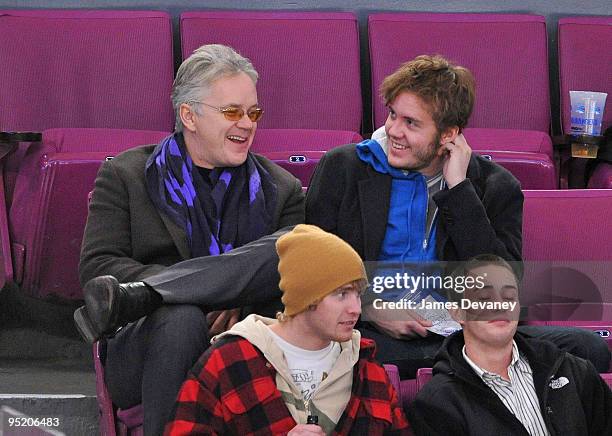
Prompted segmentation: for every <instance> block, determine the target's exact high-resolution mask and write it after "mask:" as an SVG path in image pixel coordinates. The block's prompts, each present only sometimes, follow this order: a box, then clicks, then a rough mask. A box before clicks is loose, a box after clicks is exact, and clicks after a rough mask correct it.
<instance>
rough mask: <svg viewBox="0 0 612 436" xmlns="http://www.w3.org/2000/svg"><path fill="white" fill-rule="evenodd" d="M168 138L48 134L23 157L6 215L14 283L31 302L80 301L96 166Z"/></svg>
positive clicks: (96, 132)
mask: <svg viewBox="0 0 612 436" xmlns="http://www.w3.org/2000/svg"><path fill="white" fill-rule="evenodd" d="M168 134H169V133H168V132H154V131H139V130H117V129H50V130H46V131H44V132H43V139H42V141H41V142H40V143H37V144H33V145H32V146H31V147H30V149H29V150H28V153H27V154H26V156H25V158H24V161H23V165H22V167H21V170H20V172H19V176H18V178H17V184H16V187H15V196H14V201H13V204H12V206H11V209H10V211H9V224H10V230H11V242H12V252H13V265H14V278H15V281H16V282H17V283H18V284H20V285H21V288H22V290H23V291H24V292H25V293H26V294H29V295H32V296H36V297H47V296H49V295H55V296H59V297H62V298H64V299H80V298H82V294H81V286H80V284H79V280H78V263H79V255H80V247H81V240H82V238H83V230H84V228H85V222H86V220H87V196H88V193H89V191H91V189H92V188H93V186H94V180H95V177H96V174H97V172H98V168H99V167H100V164H101V163H102V162H103V161H104V160H105V159H108V158H112V156H114V155H116V154H117V153H119V152H121V151H123V150H126V149H128V148H131V147H134V146H137V145H141V144H151V143H157V142H159V141H160V140H161V139H162V138H164V137H165V136H167V135H168Z"/></svg>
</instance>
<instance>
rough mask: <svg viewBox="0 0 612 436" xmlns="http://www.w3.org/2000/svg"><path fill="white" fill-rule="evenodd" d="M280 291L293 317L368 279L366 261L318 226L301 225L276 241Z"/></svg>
mask: <svg viewBox="0 0 612 436" xmlns="http://www.w3.org/2000/svg"><path fill="white" fill-rule="evenodd" d="M276 251H277V252H278V257H279V262H278V272H279V274H280V278H281V279H280V283H279V288H280V289H281V291H283V298H282V302H283V304H284V305H285V312H284V313H285V315H287V316H292V315H295V314H297V313H300V312H302V311H303V310H305V309H306V308H308V306H310V305H311V304H313V303H315V302H316V301H317V300H320V299H322V298H324V297H325V296H327V295H328V294H330V293H331V292H332V291H334V290H335V289H337V288H339V287H340V286H343V285H346V284H347V283H350V282H352V281H354V280H359V279H364V280H367V276H366V273H365V269H364V267H363V262H362V261H361V258H360V257H359V255H358V254H357V252H356V251H355V250H353V248H352V247H351V246H350V245H349V244H347V243H346V242H344V241H343V240H342V239H340V238H339V237H337V236H336V235H332V234H331V233H327V232H325V231H323V230H321V229H320V228H318V227H317V226H311V225H306V224H299V225H297V226H296V227H295V228H294V229H293V230H292V231H291V232H288V233H285V234H284V235H283V236H281V237H280V238H278V241H276Z"/></svg>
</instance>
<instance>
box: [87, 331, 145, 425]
mask: <svg viewBox="0 0 612 436" xmlns="http://www.w3.org/2000/svg"><path fill="white" fill-rule="evenodd" d="M103 348H104V347H103V345H102V344H101V343H100V342H96V343H94V345H93V358H94V369H95V372H96V396H97V399H98V409H99V413H100V434H101V435H103V436H142V435H143V434H144V432H143V428H142V420H143V410H142V405H141V404H139V405H137V406H134V407H132V408H130V409H127V410H121V409H117V408H116V407H115V406H114V405H113V401H112V399H111V397H110V394H109V392H108V389H107V388H106V382H105V381H104V365H103V364H102V360H103V354H104V353H103V351H104V350H103Z"/></svg>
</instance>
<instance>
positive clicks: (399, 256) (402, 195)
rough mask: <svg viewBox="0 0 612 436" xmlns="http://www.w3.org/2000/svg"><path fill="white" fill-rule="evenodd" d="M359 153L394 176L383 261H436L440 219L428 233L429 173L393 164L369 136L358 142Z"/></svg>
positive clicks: (368, 161)
mask: <svg viewBox="0 0 612 436" xmlns="http://www.w3.org/2000/svg"><path fill="white" fill-rule="evenodd" d="M356 149H357V156H358V157H359V159H360V160H362V161H363V162H365V163H367V164H368V165H370V166H371V167H372V168H373V169H374V170H375V171H377V172H379V173H381V174H388V175H390V176H391V177H392V178H393V181H392V182H391V199H390V203H389V215H388V217H387V230H386V232H385V239H384V240H383V243H382V246H381V249H380V254H379V256H378V260H379V261H397V262H418V261H436V260H438V258H437V256H436V227H437V226H436V222H435V221H434V222H433V223H432V226H431V232H430V234H429V235H427V202H428V199H429V194H428V191H427V182H426V181H425V177H424V176H423V175H422V174H421V173H419V172H416V171H414V172H411V171H409V172H405V171H402V170H400V169H397V168H393V167H392V166H390V165H389V161H388V159H387V155H386V154H385V152H384V150H383V149H382V147H381V146H380V144H379V143H378V142H377V141H375V140H373V139H367V140H365V141H363V142H361V143H359V144H357V148H356Z"/></svg>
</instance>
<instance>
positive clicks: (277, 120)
mask: <svg viewBox="0 0 612 436" xmlns="http://www.w3.org/2000/svg"><path fill="white" fill-rule="evenodd" d="M180 27H181V45H182V54H183V58H186V57H188V56H189V55H190V54H191V53H192V52H193V51H194V50H195V49H196V48H198V47H199V46H201V45H203V44H210V43H219V44H226V45H229V46H231V47H233V48H235V49H236V50H237V51H238V52H240V53H241V54H242V55H244V56H246V57H248V58H249V59H250V60H251V61H252V62H253V65H254V66H255V68H256V69H257V71H258V72H259V75H260V79H259V82H258V85H257V89H258V96H259V102H260V103H261V105H262V107H263V108H264V110H265V111H266V114H265V116H264V117H263V118H262V121H261V122H260V126H261V127H265V128H274V129H278V128H282V129H323V130H349V131H354V132H359V131H360V127H361V118H362V109H361V85H360V81H361V76H360V62H359V35H358V24H357V18H356V16H355V15H354V14H353V13H349V12H242V11H214V12H186V13H183V14H181V19H180Z"/></svg>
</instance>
